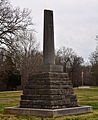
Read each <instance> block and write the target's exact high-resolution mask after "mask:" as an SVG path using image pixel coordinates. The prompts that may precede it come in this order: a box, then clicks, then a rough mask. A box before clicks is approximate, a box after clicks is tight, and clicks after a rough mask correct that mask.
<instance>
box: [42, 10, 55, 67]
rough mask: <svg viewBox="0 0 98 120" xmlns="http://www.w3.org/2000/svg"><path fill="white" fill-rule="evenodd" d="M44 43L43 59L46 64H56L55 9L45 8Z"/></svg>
mask: <svg viewBox="0 0 98 120" xmlns="http://www.w3.org/2000/svg"><path fill="white" fill-rule="evenodd" d="M43 37H44V40H43V42H44V44H43V61H44V64H46V65H47V64H48V65H54V64H55V53H54V51H55V50H54V23H53V11H50V10H44V35H43Z"/></svg>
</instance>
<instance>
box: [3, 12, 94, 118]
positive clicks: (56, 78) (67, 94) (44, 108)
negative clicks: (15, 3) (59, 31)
mask: <svg viewBox="0 0 98 120" xmlns="http://www.w3.org/2000/svg"><path fill="white" fill-rule="evenodd" d="M43 60H44V64H43V65H42V66H40V67H39V68H38V70H37V73H35V74H33V75H32V76H31V77H30V78H29V80H28V83H27V85H26V87H25V89H24V90H23V95H22V96H21V101H20V107H17V108H6V109H5V113H8V114H15V115H26V116H39V117H59V116H64V115H72V114H81V113H88V112H92V107H90V106H85V107H84V106H83V107H79V106H78V105H77V99H76V95H75V94H74V91H73V87H72V83H71V81H70V79H69V77H68V74H67V73H64V72H63V67H62V66H60V65H55V50H54V25H53V11H51V10H44V45H43Z"/></svg>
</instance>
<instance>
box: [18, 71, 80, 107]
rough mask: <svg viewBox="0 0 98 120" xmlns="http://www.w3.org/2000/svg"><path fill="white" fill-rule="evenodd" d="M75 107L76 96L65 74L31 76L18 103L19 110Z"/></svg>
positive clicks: (52, 73)
mask: <svg viewBox="0 0 98 120" xmlns="http://www.w3.org/2000/svg"><path fill="white" fill-rule="evenodd" d="M76 106H78V105H77V99H76V95H74V91H73V87H72V83H71V81H70V80H69V78H68V74H67V73H54V72H45V73H36V74H33V75H32V76H31V77H30V79H29V81H28V84H27V85H26V86H25V89H24V90H23V95H22V96H21V101H20V107H21V108H37V109H61V108H66V107H76Z"/></svg>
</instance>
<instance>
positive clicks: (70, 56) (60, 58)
mask: <svg viewBox="0 0 98 120" xmlns="http://www.w3.org/2000/svg"><path fill="white" fill-rule="evenodd" d="M56 63H57V64H62V65H63V66H64V72H68V73H69V76H70V78H71V80H72V82H73V85H74V86H76V85H78V84H79V82H81V80H80V76H81V75H80V74H81V64H82V63H83V58H82V57H80V56H78V55H77V54H76V53H75V52H74V51H73V49H72V48H65V47H62V48H61V49H59V50H58V51H57V54H56Z"/></svg>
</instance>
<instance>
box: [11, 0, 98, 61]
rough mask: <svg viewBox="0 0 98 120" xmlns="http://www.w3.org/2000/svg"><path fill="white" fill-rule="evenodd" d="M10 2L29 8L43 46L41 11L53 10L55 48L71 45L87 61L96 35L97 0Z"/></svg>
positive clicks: (97, 22)
mask: <svg viewBox="0 0 98 120" xmlns="http://www.w3.org/2000/svg"><path fill="white" fill-rule="evenodd" d="M10 1H11V3H12V5H13V6H19V7H20V8H29V9H30V10H32V13H31V15H32V16H33V23H34V24H35V30H36V31H37V34H36V36H37V40H38V41H39V42H40V45H41V48H42V41H43V11H44V9H51V10H53V11H54V25H55V28H54V30H55V31H54V32H55V48H60V47H62V46H65V47H70V48H73V49H74V50H75V52H76V53H77V54H78V55H80V56H82V57H84V58H85V60H86V61H88V57H89V55H90V53H91V52H93V51H94V50H95V47H96V41H95V37H96V35H98V0H10Z"/></svg>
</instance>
